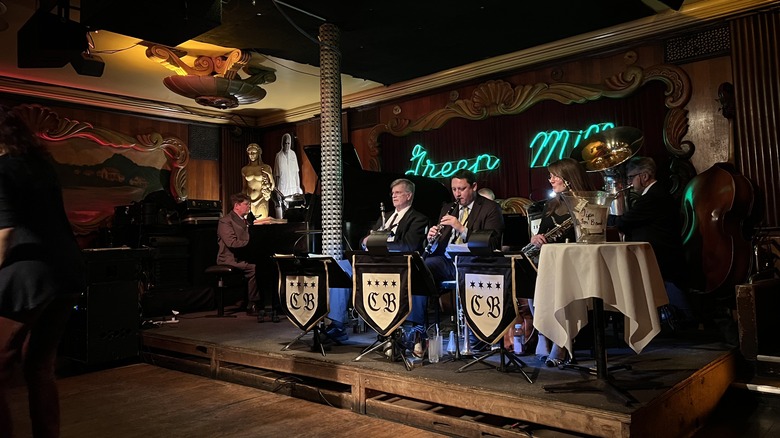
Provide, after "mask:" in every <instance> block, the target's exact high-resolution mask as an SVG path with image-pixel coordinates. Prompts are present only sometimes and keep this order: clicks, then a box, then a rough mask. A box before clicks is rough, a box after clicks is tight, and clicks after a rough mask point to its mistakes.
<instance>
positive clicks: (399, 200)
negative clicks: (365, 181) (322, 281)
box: [323, 178, 428, 344]
mask: <svg viewBox="0 0 780 438" xmlns="http://www.w3.org/2000/svg"><path fill="white" fill-rule="evenodd" d="M390 192H391V196H392V198H393V207H395V208H394V210H393V213H392V214H390V216H387V217H386V218H381V217H380V218H379V220H377V222H376V225H374V228H373V230H372V231H388V232H390V234H389V236H388V238H387V247H388V249H389V250H390V251H400V252H412V251H417V252H420V253H422V250H423V243H424V242H425V240H424V237H425V228H426V227H427V226H428V218H427V217H426V216H425V215H424V214H422V213H420V212H419V211H417V210H415V209H413V208H412V201H413V200H414V183H413V182H411V181H409V180H408V179H405V178H399V179H397V180H395V181H393V182H392V183H390ZM367 238H368V236H366V237H364V238H363V240H362V243H363V248H364V249H365V245H366V239H367ZM348 299H349V296H348V294H342V293H337V294H331V297H330V313H329V314H328V318H329V319H330V320H331V323H330V325H328V327H327V328H326V329H325V332H324V335H325V336H324V339H323V341H325V342H334V343H337V344H338V343H341V342H344V341H346V340H347V339H348V338H349V335H348V334H347V331H346V329H345V324H344V320H345V319H346V312H347V300H348Z"/></svg>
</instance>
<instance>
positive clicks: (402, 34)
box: [194, 0, 655, 85]
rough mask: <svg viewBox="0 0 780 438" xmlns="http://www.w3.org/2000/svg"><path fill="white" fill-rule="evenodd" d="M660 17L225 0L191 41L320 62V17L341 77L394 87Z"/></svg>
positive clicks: (639, 7) (576, 2) (449, 5)
mask: <svg viewBox="0 0 780 438" xmlns="http://www.w3.org/2000/svg"><path fill="white" fill-rule="evenodd" d="M654 13H655V12H654V10H653V9H651V8H650V7H648V6H646V5H645V4H644V3H643V2H642V1H641V0H548V1H539V0H455V1H453V0H449V1H440V0H315V1H311V0H309V1H307V0H285V1H284V2H280V1H272V0H255V1H252V0H222V24H221V25H219V26H217V27H215V28H213V29H211V30H209V31H207V32H205V33H203V34H201V35H199V36H197V37H195V38H194V39H195V40H197V41H201V42H205V43H211V44H216V45H220V46H224V47H233V48H240V49H253V50H255V51H257V52H259V53H261V54H265V55H269V56H274V57H278V58H283V59H288V60H291V61H295V62H298V63H303V64H310V65H314V66H319V56H320V55H319V47H318V46H317V44H316V38H317V36H318V33H319V28H320V26H321V25H322V24H323V23H324V22H323V21H322V20H320V19H319V18H315V17H313V16H312V15H314V16H317V17H321V18H323V19H325V20H327V22H329V23H332V24H334V25H336V26H337V27H338V28H339V30H340V32H341V39H340V41H341V42H340V49H341V54H342V55H341V70H342V73H346V74H349V75H352V76H354V77H358V78H362V79H369V80H372V81H375V82H379V83H382V84H385V85H389V84H393V83H397V82H401V81H404V80H408V79H413V78H417V77H420V76H425V75H428V74H432V73H437V72H440V71H443V70H446V69H449V68H452V67H458V66H462V65H465V64H468V63H471V62H475V61H479V60H481V59H485V58H490V57H494V56H497V55H502V54H506V53H511V52H515V51H518V50H522V49H526V48H529V47H534V46H537V45H540V44H544V43H547V42H552V41H556V40H559V39H562V38H567V37H570V36H575V35H579V34H582V33H587V32H591V31H594V30H598V29H603V28H606V27H610V26H613V25H617V24H621V23H625V22H629V21H632V20H636V19H640V18H643V17H647V16H651V15H653V14H654ZM304 33H306V34H308V36H305V35H304ZM309 37H311V38H309Z"/></svg>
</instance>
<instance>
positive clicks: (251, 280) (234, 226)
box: [217, 193, 263, 321]
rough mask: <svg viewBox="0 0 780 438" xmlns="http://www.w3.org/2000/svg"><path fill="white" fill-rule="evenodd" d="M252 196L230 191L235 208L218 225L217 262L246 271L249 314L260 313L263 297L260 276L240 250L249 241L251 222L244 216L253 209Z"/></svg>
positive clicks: (247, 310)
mask: <svg viewBox="0 0 780 438" xmlns="http://www.w3.org/2000/svg"><path fill="white" fill-rule="evenodd" d="M250 202H251V201H250V199H249V196H248V195H246V194H244V193H236V194H233V195H230V203H231V204H232V205H233V209H232V210H231V211H230V212H229V213H228V214H226V215H225V216H223V217H221V218H220V219H219V224H218V225H217V244H218V245H219V249H218V252H217V264H218V265H229V266H235V267H236V268H239V269H241V270H242V271H244V277H245V278H246V279H247V308H246V313H247V315H250V316H257V317H258V321H260V315H261V312H262V310H263V307H262V299H261V297H260V293H259V291H258V290H257V276H256V274H255V271H256V270H255V265H254V264H253V263H249V262H247V261H246V260H245V259H244V257H243V255H242V253H241V250H242V249H243V248H245V247H246V246H247V245H249V223H248V222H247V221H246V219H244V217H245V216H246V215H247V213H249V210H250Z"/></svg>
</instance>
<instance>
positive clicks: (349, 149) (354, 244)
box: [303, 143, 452, 250]
mask: <svg viewBox="0 0 780 438" xmlns="http://www.w3.org/2000/svg"><path fill="white" fill-rule="evenodd" d="M303 150H304V153H305V154H306V157H307V158H308V159H309V162H311V165H312V167H313V168H314V171H315V172H316V174H317V178H318V184H317V186H318V187H317V190H316V191H317V192H319V179H320V178H321V176H322V165H321V159H320V157H321V155H320V146H319V145H315V146H306V147H304V148H303ZM341 162H342V182H343V189H344V202H343V210H342V220H343V222H344V230H343V233H344V238H345V240H346V242H347V244H348V245H347V246H348V247H347V248H345V249H347V250H350V249H358V248H359V247H360V240H361V239H362V238H363V237H364V236H365V235H367V234H368V231H369V230H370V229H371V227H372V226H373V225H374V224H375V223H376V221H377V219H379V217H380V203H382V204H383V205H384V208H385V212H386V214H387V215H388V216H389V215H390V214H391V213H392V211H393V201H392V197H391V195H390V183H392V182H393V181H394V180H396V179H398V178H406V179H408V180H410V181H412V182H413V183H414V184H415V194H414V201H413V204H412V207H414V209H415V210H417V211H419V212H421V213H422V214H424V215H425V216H427V217H428V220H429V223H430V224H431V225H433V224H436V223H438V221H439V219H440V218H439V214H440V213H441V208H442V206H443V205H444V204H445V203H450V202H452V194H451V191H450V189H449V188H447V187H445V186H444V184H442V183H441V182H439V181H438V180H435V179H433V178H428V177H422V176H417V175H404V174H400V173H390V172H374V171H369V170H363V166H362V165H361V163H360V158H359V157H358V154H357V151H356V150H355V147H354V146H352V144H350V143H344V144H342V145H341ZM309 208H312V209H313V211H312V214H311V215H310V216H311V221H310V222H311V223H312V227H320V226H321V223H322V222H321V215H320V211H321V204H320V197H319V195H314V196H312V200H311V202H310V207H309Z"/></svg>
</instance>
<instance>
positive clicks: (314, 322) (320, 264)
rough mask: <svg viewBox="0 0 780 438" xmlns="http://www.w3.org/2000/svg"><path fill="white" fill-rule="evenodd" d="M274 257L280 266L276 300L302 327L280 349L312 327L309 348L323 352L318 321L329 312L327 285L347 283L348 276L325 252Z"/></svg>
mask: <svg viewBox="0 0 780 438" xmlns="http://www.w3.org/2000/svg"><path fill="white" fill-rule="evenodd" d="M273 258H274V260H275V261H276V266H277V269H278V270H279V301H280V304H281V307H282V310H283V311H284V313H285V314H286V315H287V317H288V319H289V320H290V322H292V323H293V324H294V325H295V326H297V327H298V328H299V329H301V330H303V333H301V334H300V335H298V337H296V338H295V339H293V340H292V341H290V342H289V343H288V344H287V345H285V346H284V348H282V351H284V350H289V349H290V346H292V345H293V344H295V343H296V342H298V341H300V340H301V338H302V337H303V336H305V335H306V334H307V333H309V332H310V331H313V335H314V336H313V342H312V345H311V351H319V352H320V353H321V354H322V355H323V356H325V346H324V345H322V342H320V334H319V328H318V323H319V322H320V321H321V320H322V319H323V318H325V317H326V316H327V315H328V311H329V309H330V304H329V296H330V294H329V290H330V288H332V287H342V288H348V287H350V286H351V280H350V278H349V276H348V275H347V273H346V272H344V271H343V270H342V269H341V267H339V266H338V264H337V263H336V261H335V260H334V259H333V258H332V257H328V256H320V255H316V256H309V255H280V254H276V255H274V256H273Z"/></svg>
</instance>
